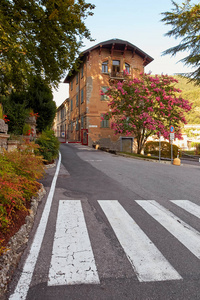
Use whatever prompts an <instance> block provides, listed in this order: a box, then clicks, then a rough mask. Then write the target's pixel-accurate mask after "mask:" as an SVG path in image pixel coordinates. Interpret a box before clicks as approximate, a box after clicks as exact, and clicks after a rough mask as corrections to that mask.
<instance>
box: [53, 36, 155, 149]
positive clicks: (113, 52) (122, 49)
mask: <svg viewBox="0 0 200 300" xmlns="http://www.w3.org/2000/svg"><path fill="white" fill-rule="evenodd" d="M80 58H81V61H82V63H81V65H80V68H79V71H75V70H72V71H71V72H70V73H69V74H68V75H67V77H66V78H65V80H64V82H65V83H68V84H69V100H68V120H67V123H68V124H67V125H66V128H67V137H68V140H69V141H81V140H82V141H83V137H84V136H85V135H86V134H87V141H86V140H85V142H84V143H85V144H87V143H88V145H89V146H92V145H94V144H99V145H100V146H102V147H108V148H110V149H113V150H120V147H121V146H120V144H121V139H122V137H120V136H118V135H117V136H116V135H114V132H113V130H112V129H111V128H110V124H109V121H107V120H103V121H102V119H101V116H102V115H103V114H104V113H105V112H107V111H108V110H109V107H108V99H107V97H106V96H103V95H101V90H103V91H106V89H107V88H108V87H109V85H110V84H111V83H112V82H113V80H115V81H116V80H123V78H124V77H123V74H124V72H123V71H124V70H126V71H127V72H128V73H129V76H130V78H133V77H135V76H137V74H138V72H139V73H141V72H144V67H145V66H146V65H147V64H149V63H150V62H151V61H152V60H153V58H152V57H150V56H149V55H148V54H146V53H145V52H143V51H142V50H140V49H139V48H137V47H136V46H134V45H132V44H131V43H129V42H127V41H123V40H118V39H113V40H109V41H106V42H102V43H99V44H97V45H96V46H94V47H91V48H89V49H88V50H86V51H84V52H83V53H82V54H81V56H80ZM58 126H59V125H58ZM61 126H62V125H61Z"/></svg>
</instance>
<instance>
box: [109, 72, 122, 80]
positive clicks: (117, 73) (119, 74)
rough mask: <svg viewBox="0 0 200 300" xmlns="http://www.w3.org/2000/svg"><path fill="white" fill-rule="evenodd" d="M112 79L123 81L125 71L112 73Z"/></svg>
mask: <svg viewBox="0 0 200 300" xmlns="http://www.w3.org/2000/svg"><path fill="white" fill-rule="evenodd" d="M110 78H115V79H123V78H124V73H123V71H120V72H114V71H112V72H111V73H110Z"/></svg>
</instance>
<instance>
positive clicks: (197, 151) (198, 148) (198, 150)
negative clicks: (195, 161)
mask: <svg viewBox="0 0 200 300" xmlns="http://www.w3.org/2000/svg"><path fill="white" fill-rule="evenodd" d="M191 146H192V147H195V148H196V149H195V154H196V155H200V143H196V142H192V143H191Z"/></svg>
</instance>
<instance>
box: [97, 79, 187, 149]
mask: <svg viewBox="0 0 200 300" xmlns="http://www.w3.org/2000/svg"><path fill="white" fill-rule="evenodd" d="M175 82H177V80H176V79H174V78H173V77H171V76H168V75H161V76H159V75H155V76H151V75H150V74H145V73H144V74H140V76H139V77H138V78H134V79H125V80H124V81H122V82H121V81H118V82H117V83H115V84H113V85H112V86H111V87H110V88H109V89H108V90H107V91H106V93H103V92H102V94H103V95H107V96H109V98H110V102H109V104H108V105H109V111H108V112H107V113H105V114H104V116H103V119H110V120H111V128H113V130H114V131H115V134H125V135H126V136H134V137H135V139H136V140H137V153H141V150H142V148H143V147H144V144H145V142H146V140H147V138H148V137H149V136H151V135H155V134H156V135H158V136H159V134H161V135H162V136H163V137H164V138H165V139H169V126H170V125H173V126H174V128H175V138H179V139H180V138H181V124H183V123H184V124H186V119H185V116H184V114H185V112H188V111H189V110H190V109H191V104H190V103H189V101H188V100H184V99H183V98H182V97H181V96H180V93H181V91H180V90H179V89H177V88H175V87H174V83H175Z"/></svg>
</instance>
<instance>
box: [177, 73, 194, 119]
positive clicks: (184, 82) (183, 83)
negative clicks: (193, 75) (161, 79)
mask: <svg viewBox="0 0 200 300" xmlns="http://www.w3.org/2000/svg"><path fill="white" fill-rule="evenodd" d="M174 77H175V78H176V79H177V80H178V81H179V82H178V83H176V84H175V86H176V87H177V88H179V89H180V90H182V93H181V96H182V97H183V98H184V99H187V100H189V101H190V102H192V103H193V105H192V109H191V111H190V112H189V113H187V115H186V120H187V123H188V124H200V86H197V85H194V83H192V82H188V79H187V78H185V77H181V76H174Z"/></svg>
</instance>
